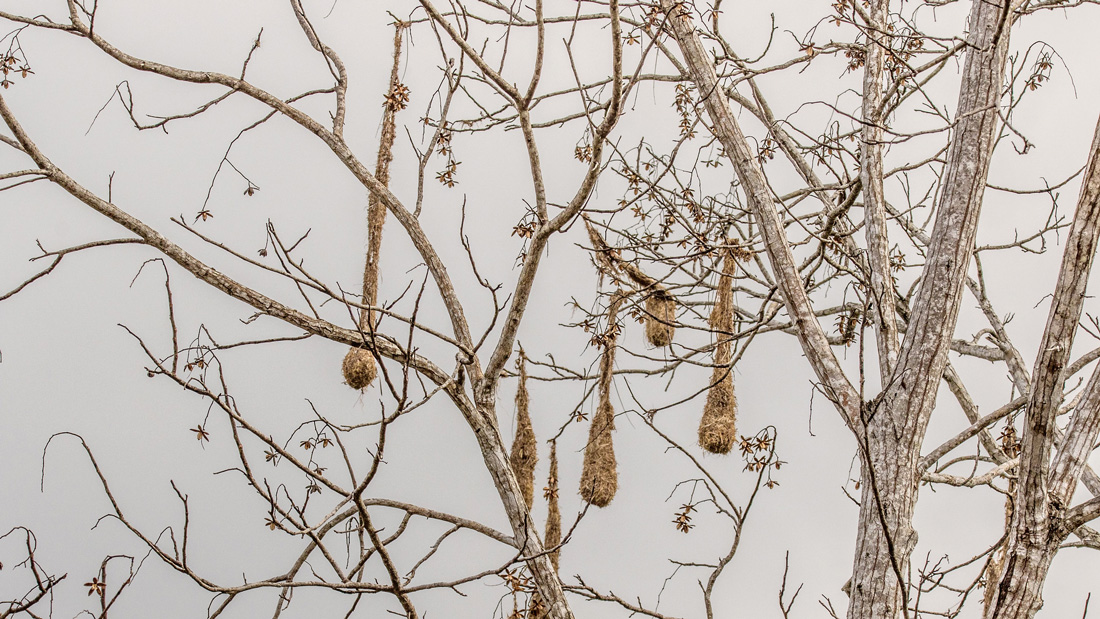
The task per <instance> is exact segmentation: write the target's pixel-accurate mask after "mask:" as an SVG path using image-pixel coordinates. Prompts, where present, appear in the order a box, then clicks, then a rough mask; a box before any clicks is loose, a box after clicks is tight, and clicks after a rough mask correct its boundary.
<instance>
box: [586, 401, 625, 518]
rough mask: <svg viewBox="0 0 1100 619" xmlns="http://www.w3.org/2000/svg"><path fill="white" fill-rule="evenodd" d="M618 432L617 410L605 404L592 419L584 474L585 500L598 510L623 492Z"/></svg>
mask: <svg viewBox="0 0 1100 619" xmlns="http://www.w3.org/2000/svg"><path fill="white" fill-rule="evenodd" d="M614 429H615V409H614V408H612V407H611V405H610V404H606V403H601V404H600V405H599V406H598V407H597V408H596V415H595V416H594V417H593V418H592V427H591V429H590V430H589V432H588V445H587V446H586V447H585V449H584V468H583V469H582V470H581V498H583V499H584V500H585V501H588V502H589V503H591V504H593V505H595V506H596V507H606V506H607V504H608V503H610V502H611V499H614V498H615V492H616V491H617V490H618V489H619V471H618V466H617V465H616V463H615V446H614V445H613V444H612V442H611V432H612V431H613V430H614Z"/></svg>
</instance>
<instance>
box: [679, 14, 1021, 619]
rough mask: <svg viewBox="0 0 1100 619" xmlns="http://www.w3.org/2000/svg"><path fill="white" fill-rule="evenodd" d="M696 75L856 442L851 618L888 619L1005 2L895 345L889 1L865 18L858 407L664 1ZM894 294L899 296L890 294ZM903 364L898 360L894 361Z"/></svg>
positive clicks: (695, 44) (972, 55)
mask: <svg viewBox="0 0 1100 619" xmlns="http://www.w3.org/2000/svg"><path fill="white" fill-rule="evenodd" d="M661 4H662V7H663V8H664V10H665V12H666V13H667V14H668V24H669V27H670V29H671V30H672V32H673V34H674V36H675V37H676V40H677V43H678V44H679V47H680V50H681V52H682V53H683V55H684V60H685V64H686V66H687V68H688V70H689V72H690V77H691V78H692V80H693V81H694V82H695V85H696V87H697V88H698V91H699V92H700V93H706V94H705V98H704V100H703V103H704V105H705V107H706V110H707V113H708V115H709V116H710V118H711V121H712V130H713V131H714V132H715V135H716V137H717V138H718V139H719V140H720V141H721V142H722V145H723V147H725V149H726V152H727V154H728V156H729V157H730V159H731V161H732V163H733V164H734V167H735V169H736V171H737V175H738V178H739V180H740V181H741V183H742V186H743V188H744V191H745V194H746V197H747V200H748V202H749V204H750V205H751V207H752V210H753V213H754V215H755V216H756V218H757V222H758V224H759V225H760V229H761V232H762V234H763V236H764V239H765V242H766V247H767V252H768V258H769V262H770V264H771V267H772V270H773V271H774V272H775V276H776V280H777V283H778V285H779V289H780V292H781V293H782V295H783V300H784V303H785V305H786V308H787V312H788V313H789V314H790V316H791V319H792V322H793V323H794V325H795V326H796V328H797V332H798V337H799V341H800V343H801V344H802V349H803V351H804V352H805V353H806V357H807V360H808V361H809V362H810V365H811V366H812V367H813V369H814V371H815V373H816V374H817V377H818V379H819V380H820V381H821V383H822V385H823V390H824V391H825V392H826V393H827V394H829V396H830V397H831V399H832V400H833V403H834V405H835V406H836V407H837V409H838V410H839V411H840V413H841V415H842V417H843V418H844V420H845V422H846V423H847V424H848V426H849V428H851V429H852V431H853V433H855V435H856V438H857V441H858V442H859V445H860V454H861V461H862V467H861V470H862V476H861V483H862V501H861V506H860V517H859V525H858V530H857V537H856V555H855V563H854V566H853V572H852V586H851V601H850V605H849V608H848V617H849V618H850V619H893V618H894V617H897V616H898V615H899V614H901V613H903V612H904V613H905V614H908V613H907V611H906V602H907V599H906V592H907V583H906V579H907V573H908V565H909V557H910V555H911V554H912V550H913V547H914V546H915V544H916V539H917V536H916V533H915V531H914V530H913V526H912V519H913V510H914V507H915V505H916V500H917V484H918V481H919V479H920V473H919V468H918V467H919V462H920V447H921V443H922V440H923V437H924V432H925V429H926V428H927V425H928V419H929V417H930V415H931V412H932V409H933V408H934V407H935V403H936V392H937V390H938V388H939V383H940V380H941V377H942V376H943V372H944V368H945V367H946V365H947V360H948V358H947V353H948V351H949V349H950V343H951V339H952V335H953V334H954V330H955V323H956V319H957V316H958V309H959V304H960V301H961V297H962V292H963V289H964V286H965V282H966V275H967V268H968V267H969V264H970V258H971V253H972V250H973V247H974V237H975V235H976V232H977V224H978V215H979V213H980V210H981V203H982V197H983V195H984V191H985V184H986V178H987V175H988V170H989V159H990V157H991V155H992V150H993V140H994V134H995V129H996V128H997V126H998V117H997V105H998V102H999V100H1000V93H1001V83H1002V82H1001V80H1002V75H1003V72H1004V66H1005V59H1006V57H1007V50H1008V38H1009V37H1008V34H1009V28H1010V26H1011V24H1012V21H1013V17H1012V11H1011V7H1010V6H1009V1H1008V0H1000V1H978V2H974V3H973V8H972V10H971V14H970V21H969V25H970V35H969V37H968V41H967V43H968V51H967V56H966V62H965V65H964V67H963V75H962V81H961V85H960V94H959V103H958V108H957V111H956V118H957V121H956V123H955V126H954V128H953V132H952V138H951V145H950V151H949V155H948V162H947V167H946V169H945V173H944V190H943V192H942V194H941V199H940V203H939V205H938V212H937V217H936V223H935V229H934V232H933V234H932V243H931V245H930V247H929V254H928V260H927V264H926V267H925V270H924V273H923V276H922V281H921V286H920V289H919V291H918V293H917V297H916V301H915V303H914V306H913V308H912V312H911V314H910V316H909V326H908V329H907V331H906V335H905V339H904V341H902V342H901V345H900V347H898V346H897V344H896V337H897V336H896V333H897V331H896V328H895V325H894V324H890V325H886V326H883V321H884V320H890V319H891V316H892V314H893V311H894V310H893V301H892V299H887V290H886V283H887V282H890V281H891V280H890V273H889V260H888V257H887V256H885V244H884V235H885V221H884V215H883V212H882V209H883V208H884V204H883V202H884V200H883V197H882V193H881V178H880V177H876V176H875V175H876V174H881V172H880V170H881V149H880V148H879V142H880V140H881V135H882V132H881V130H880V128H879V127H878V122H879V118H878V116H879V115H880V114H881V103H882V102H881V98H882V92H881V83H880V82H881V74H882V62H883V59H882V49H881V48H879V47H878V46H877V44H878V43H879V42H880V41H881V39H882V37H884V36H885V34H884V32H883V31H879V30H876V29H875V25H876V24H879V25H881V24H884V23H885V17H886V13H887V8H888V3H887V1H886V0H880V1H877V2H875V3H874V5H873V6H872V11H871V14H870V21H871V30H870V36H869V37H868V38H869V41H870V49H869V57H868V59H867V61H868V62H869V63H870V64H869V66H868V67H867V70H866V73H865V78H864V87H865V89H866V90H867V93H865V96H866V95H869V99H870V100H869V101H865V105H864V110H863V115H864V120H865V121H868V122H869V123H870V124H869V126H868V125H865V126H866V127H867V128H866V129H865V131H864V132H863V134H862V136H863V140H864V143H865V144H864V152H863V164H864V166H865V171H864V176H866V177H867V178H866V179H864V184H865V191H866V192H867V194H868V196H869V197H867V198H866V199H865V203H866V207H867V213H866V221H867V224H868V226H867V228H868V231H867V234H868V235H870V236H869V240H868V245H869V247H870V249H871V255H870V260H869V263H870V265H871V268H872V272H873V273H872V277H871V288H872V294H873V295H875V298H874V301H873V302H874V306H875V318H876V322H877V324H876V335H877V342H878V345H877V347H876V348H877V350H878V351H879V354H880V356H881V359H880V362H881V363H882V366H883V367H882V372H881V374H880V376H881V377H882V380H883V392H882V394H881V395H880V396H878V397H876V398H874V399H873V400H872V401H871V402H868V403H862V402H861V401H860V397H859V393H858V392H857V391H856V390H855V389H854V388H853V386H852V384H851V382H850V381H849V380H848V379H847V378H846V377H845V375H844V373H843V371H842V370H841V369H840V367H839V364H838V363H837V361H836V358H835V356H834V355H833V353H832V350H831V349H830V347H829V344H828V341H827V339H826V338H825V336H824V331H823V329H822V327H821V325H820V323H819V322H818V321H817V319H816V317H815V316H814V315H813V312H812V308H811V306H810V303H809V299H808V298H807V296H806V290H805V288H804V286H803V284H802V282H801V280H800V277H799V273H798V270H797V268H796V266H795V263H794V260H793V256H792V254H791V251H790V247H789V243H788V242H787V238H786V235H785V233H784V231H783V227H782V225H781V223H780V221H779V217H778V214H777V212H776V209H775V204H774V199H773V196H772V195H771V192H770V190H769V189H768V187H767V183H766V181H765V179H764V176H763V171H762V170H761V169H760V167H759V164H758V163H757V161H756V158H755V156H754V153H753V151H752V149H751V148H750V147H749V145H748V143H747V142H746V140H745V136H744V134H743V132H742V131H741V129H740V126H739V125H738V121H737V119H736V116H735V115H734V113H733V112H732V110H731V107H730V103H729V99H728V98H727V96H726V95H725V93H724V91H723V89H722V88H721V86H720V84H719V83H718V81H717V77H716V74H715V70H714V66H713V61H712V59H711V57H710V56H709V55H708V54H707V53H706V52H705V50H704V48H703V46H702V43H701V40H700V36H699V33H698V31H697V29H696V28H695V26H694V24H693V22H692V21H691V15H690V12H689V11H688V10H687V9H686V8H685V6H684V5H682V4H674V3H673V2H672V1H671V0H662V3H661ZM889 292H890V294H892V293H893V291H892V288H891V289H890V291H889ZM895 355H896V359H897V361H896V363H895V362H894V359H895Z"/></svg>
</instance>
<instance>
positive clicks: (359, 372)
mask: <svg viewBox="0 0 1100 619" xmlns="http://www.w3.org/2000/svg"><path fill="white" fill-rule="evenodd" d="M343 370H344V382H346V383H347V384H348V386H349V387H351V388H352V389H366V388H367V386H368V385H370V384H371V383H372V382H374V377H375V376H377V375H378V366H377V365H376V364H375V361H374V355H372V354H371V352H370V351H369V350H367V349H365V348H352V349H349V350H348V354H346V355H344V366H343Z"/></svg>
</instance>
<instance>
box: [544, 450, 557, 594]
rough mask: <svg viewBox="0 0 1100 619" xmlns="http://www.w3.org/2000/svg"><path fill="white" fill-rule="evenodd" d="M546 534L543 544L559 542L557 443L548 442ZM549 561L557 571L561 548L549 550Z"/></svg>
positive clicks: (551, 546)
mask: <svg viewBox="0 0 1100 619" xmlns="http://www.w3.org/2000/svg"><path fill="white" fill-rule="evenodd" d="M545 495H546V534H545V535H544V540H543V542H544V544H543V545H544V546H545V547H546V548H553V547H555V546H557V545H558V544H560V543H561V509H560V508H559V507H558V443H557V441H554V442H552V443H550V476H549V479H547V481H546V491H545ZM549 556H550V563H551V564H552V565H553V566H554V571H555V572H557V571H558V567H559V561H560V559H561V549H558V550H553V551H551V552H550V555H549Z"/></svg>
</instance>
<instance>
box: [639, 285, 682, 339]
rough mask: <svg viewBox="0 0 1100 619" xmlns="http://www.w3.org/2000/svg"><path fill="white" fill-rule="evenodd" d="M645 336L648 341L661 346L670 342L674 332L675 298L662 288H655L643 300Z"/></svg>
mask: <svg viewBox="0 0 1100 619" xmlns="http://www.w3.org/2000/svg"><path fill="white" fill-rule="evenodd" d="M645 311H646V317H645V336H646V339H647V340H649V343H650V344H652V345H654V346H656V347H658V348H662V347H665V346H668V345H669V344H671V343H672V336H673V335H675V334H676V325H675V321H676V300H675V299H673V298H672V295H670V294H669V293H667V292H665V291H664V290H657V291H656V292H654V293H653V294H651V295H649V297H648V298H646V300H645Z"/></svg>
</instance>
